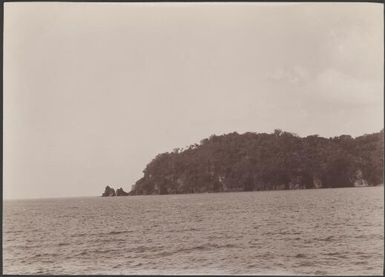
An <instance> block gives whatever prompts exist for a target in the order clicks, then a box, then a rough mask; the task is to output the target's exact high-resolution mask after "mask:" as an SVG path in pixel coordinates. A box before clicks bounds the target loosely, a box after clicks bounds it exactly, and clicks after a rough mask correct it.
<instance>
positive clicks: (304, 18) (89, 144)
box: [3, 3, 384, 198]
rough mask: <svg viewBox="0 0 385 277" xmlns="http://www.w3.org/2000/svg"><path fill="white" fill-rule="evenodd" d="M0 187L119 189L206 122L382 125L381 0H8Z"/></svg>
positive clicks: (65, 191)
mask: <svg viewBox="0 0 385 277" xmlns="http://www.w3.org/2000/svg"><path fill="white" fill-rule="evenodd" d="M4 6H5V9H4V10H5V18H4V160H3V161H4V183H3V184H4V185H3V188H4V197H5V198H36V197H67V196H88V195H89V196H91V195H100V194H101V193H102V192H103V190H104V187H105V186H106V185H111V184H112V185H114V187H115V188H117V187H118V186H122V187H123V188H124V189H125V190H126V191H128V190H130V187H131V185H132V184H134V182H135V181H136V180H138V179H139V178H141V177H142V176H143V173H142V170H143V169H144V168H145V166H146V164H147V163H148V162H150V161H151V160H152V159H153V158H154V157H155V155H157V154H158V153H161V152H165V151H172V149H173V148H176V147H184V146H187V145H190V144H193V143H195V142H199V141H200V140H201V139H203V138H206V137H208V136H210V135H212V134H217V135H220V134H224V133H229V132H233V131H237V132H239V133H244V132H247V131H249V132H267V133H271V132H272V131H273V130H274V129H276V128H280V129H283V130H285V131H289V132H294V133H297V134H298V135H300V136H307V135H311V134H319V135H321V136H326V137H330V136H336V135H341V134H350V135H352V136H354V137H355V136H359V135H363V134H365V133H373V132H378V131H380V130H381V129H382V128H383V126H384V122H383V113H384V111H383V91H384V88H383V83H384V80H383V76H384V70H383V64H384V62H383V61H384V57H383V47H384V45H383V40H384V38H383V32H384V30H383V26H384V25H383V24H384V23H383V6H382V5H379V4H368V3H358V4H348V3H345V4H331V3H329V4H327V3H317V4H316V3H313V4H277V3H275V4H264V3H243V4H241V3H228V4H223V3H222V4H207V3H199V4H198V3H194V4H193V3H179V4H176V3H172V4H171V3H168V4H167V3H147V4H145V3H135V4H134V3H5V4H4Z"/></svg>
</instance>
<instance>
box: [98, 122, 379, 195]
mask: <svg viewBox="0 0 385 277" xmlns="http://www.w3.org/2000/svg"><path fill="white" fill-rule="evenodd" d="M383 169H384V130H383V129H382V130H381V131H380V132H378V133H373V134H365V135H363V136H359V137H356V138H352V137H351V136H350V135H341V136H338V137H333V138H323V137H320V136H318V135H311V136H307V137H303V138H301V137H299V136H297V135H296V134H293V133H289V132H284V131H282V130H279V129H276V130H274V132H273V133H271V134H267V133H251V132H248V133H244V134H238V133H236V132H233V133H230V134H225V135H220V136H216V135H212V136H211V137H210V138H206V139H203V140H201V141H200V143H199V144H194V145H190V146H189V147H187V148H185V149H179V148H176V149H174V150H173V151H172V152H166V153H162V154H159V155H157V156H156V157H155V158H154V159H153V160H152V161H151V162H150V163H149V164H148V165H147V166H146V168H145V169H144V171H143V173H144V176H143V177H142V178H141V179H139V180H138V181H137V182H136V183H135V184H134V185H133V186H132V189H131V191H130V192H125V191H124V190H123V189H122V188H119V189H117V190H116V191H115V189H114V188H112V187H110V186H107V187H106V188H105V191H104V193H103V195H102V196H128V195H148V194H180V193H203V192H234V191H259V190H292V189H312V188H339V187H357V186H377V185H380V184H383Z"/></svg>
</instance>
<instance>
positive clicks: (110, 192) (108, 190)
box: [102, 186, 116, 197]
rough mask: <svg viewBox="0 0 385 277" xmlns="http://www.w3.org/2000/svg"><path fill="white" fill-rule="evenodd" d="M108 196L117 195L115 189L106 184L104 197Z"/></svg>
mask: <svg viewBox="0 0 385 277" xmlns="http://www.w3.org/2000/svg"><path fill="white" fill-rule="evenodd" d="M107 196H116V193H115V190H114V189H113V188H111V187H110V186H106V188H105V190H104V192H103V194H102V197H107Z"/></svg>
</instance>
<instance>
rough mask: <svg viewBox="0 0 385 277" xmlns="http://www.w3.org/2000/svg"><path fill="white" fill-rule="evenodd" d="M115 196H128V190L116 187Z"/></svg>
mask: <svg viewBox="0 0 385 277" xmlns="http://www.w3.org/2000/svg"><path fill="white" fill-rule="evenodd" d="M116 196H128V192H125V191H124V190H123V188H118V189H117V190H116Z"/></svg>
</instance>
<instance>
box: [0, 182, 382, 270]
mask: <svg viewBox="0 0 385 277" xmlns="http://www.w3.org/2000/svg"><path fill="white" fill-rule="evenodd" d="M383 270H384V187H360V188H358V187H357V188H338V189H308V190H286V191H285V190H283V191H258V192H257V191H256V192H234V193H202V194H178V195H149V196H128V197H86V198H62V199H38V200H5V201H4V202H3V273H4V274H50V275H52V274H108V275H112V274H114V275H115V274H125V275H130V274H135V275H137V274H151V275H154V274H165V275H170V274H180V275H184V274H193V275H200V274H203V275H205V274H210V275H211V274H212V275H222V274H234V275H243V274H247V275H294V274H295V275H383Z"/></svg>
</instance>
